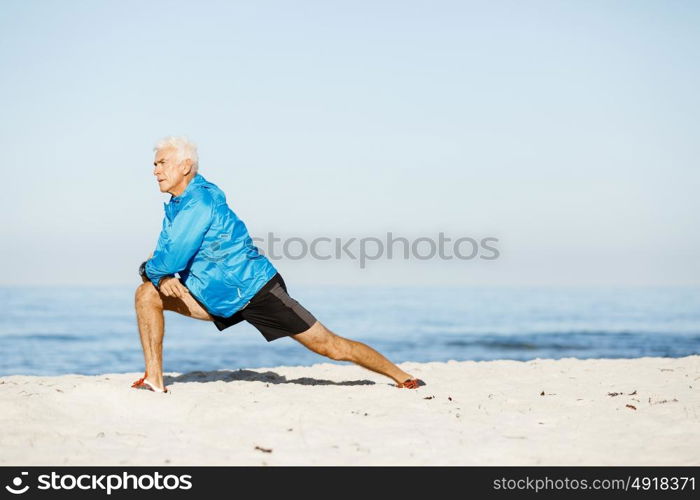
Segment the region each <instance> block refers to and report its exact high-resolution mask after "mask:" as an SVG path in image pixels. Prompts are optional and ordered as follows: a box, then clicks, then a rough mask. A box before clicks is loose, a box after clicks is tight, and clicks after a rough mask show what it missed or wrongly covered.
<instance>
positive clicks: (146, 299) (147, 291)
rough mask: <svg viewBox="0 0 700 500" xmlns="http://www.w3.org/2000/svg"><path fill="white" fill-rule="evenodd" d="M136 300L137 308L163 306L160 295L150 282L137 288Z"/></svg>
mask: <svg viewBox="0 0 700 500" xmlns="http://www.w3.org/2000/svg"><path fill="white" fill-rule="evenodd" d="M134 299H135V303H136V305H137V306H149V305H156V306H157V305H162V300H161V298H160V293H158V290H156V287H154V286H153V283H151V282H150V281H146V282H144V283H142V284H140V285H139V286H138V287H137V288H136V293H135V294H134Z"/></svg>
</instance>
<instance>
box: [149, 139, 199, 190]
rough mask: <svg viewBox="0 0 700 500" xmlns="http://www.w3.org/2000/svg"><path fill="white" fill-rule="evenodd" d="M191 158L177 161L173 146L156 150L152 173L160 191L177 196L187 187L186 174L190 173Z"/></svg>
mask: <svg viewBox="0 0 700 500" xmlns="http://www.w3.org/2000/svg"><path fill="white" fill-rule="evenodd" d="M191 163H192V161H191V160H183V161H181V162H180V163H177V151H176V149H175V148H164V149H159V150H158V151H156V157H155V160H154V161H153V167H154V168H153V175H155V177H156V181H157V182H158V187H159V188H160V192H161V193H170V194H172V195H173V196H179V195H180V194H182V192H183V191H184V190H185V187H187V182H188V175H187V174H189V173H191Z"/></svg>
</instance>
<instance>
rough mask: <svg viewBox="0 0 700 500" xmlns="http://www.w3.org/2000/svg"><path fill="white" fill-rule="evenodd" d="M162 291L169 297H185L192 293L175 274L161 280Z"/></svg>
mask: <svg viewBox="0 0 700 500" xmlns="http://www.w3.org/2000/svg"><path fill="white" fill-rule="evenodd" d="M158 288H160V291H161V292H162V293H163V295H166V296H168V297H184V296H185V295H186V294H188V293H190V291H189V290H188V289H187V287H186V286H185V285H183V284H182V283H180V280H179V279H177V278H176V277H175V276H166V277H165V278H162V279H161V280H160V286H159V287H158Z"/></svg>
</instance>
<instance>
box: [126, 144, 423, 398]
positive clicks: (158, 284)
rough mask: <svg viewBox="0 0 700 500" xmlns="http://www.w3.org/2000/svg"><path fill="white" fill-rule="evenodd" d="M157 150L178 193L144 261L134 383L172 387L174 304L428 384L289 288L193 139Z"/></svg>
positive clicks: (399, 379) (408, 383)
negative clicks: (166, 357)
mask: <svg viewBox="0 0 700 500" xmlns="http://www.w3.org/2000/svg"><path fill="white" fill-rule="evenodd" d="M154 151H155V153H156V154H155V161H154V162H153V165H154V167H155V168H154V170H153V174H154V175H155V177H156V179H157V181H158V187H159V188H160V191H161V192H162V193H170V194H171V197H170V200H169V202H168V203H165V218H164V219H163V228H162V231H161V233H160V238H159V239H158V244H157V245H156V249H155V251H154V253H153V254H152V255H151V257H150V258H149V259H148V260H147V261H145V262H144V263H143V264H141V267H140V269H139V274H140V275H141V277H142V280H143V283H142V284H141V285H140V286H139V287H138V288H137V290H136V296H135V305H136V315H137V321H138V328H139V333H140V335H141V346H142V347H143V353H144V359H145V362H146V372H145V374H144V376H143V377H142V378H140V379H139V380H137V381H136V382H134V383H133V385H132V387H135V388H145V389H149V390H151V391H154V392H168V390H167V388H166V387H165V384H164V382H163V332H164V317H163V311H164V310H166V309H167V310H169V311H175V312H177V313H180V314H184V315H185V316H189V317H192V318H196V319H200V320H207V321H213V322H214V324H215V325H216V327H217V328H218V329H219V330H223V329H224V328H228V327H229V326H231V325H234V324H236V323H239V322H241V321H243V320H246V321H248V322H249V323H251V324H252V325H253V326H255V327H256V328H257V329H258V330H259V331H260V332H261V333H262V335H263V336H264V337H265V339H266V340H267V341H268V342H271V341H273V340H275V339H279V338H282V337H291V338H293V339H294V340H296V341H297V342H299V343H300V344H302V345H304V346H305V347H307V348H308V349H311V350H312V351H314V352H316V353H318V354H321V355H323V356H327V357H328V358H330V359H334V360H342V361H352V362H354V363H356V364H358V365H360V366H363V367H364V368H367V369H369V370H372V371H374V372H377V373H381V374H382V375H386V376H387V377H389V378H391V379H393V380H394V381H395V382H396V386H397V387H407V388H410V389H415V388H417V387H418V386H420V385H423V384H424V382H423V381H421V380H418V379H416V378H415V377H413V376H412V375H411V374H409V373H406V372H404V371H403V370H401V369H400V368H399V367H398V366H396V365H395V364H394V363H392V362H391V361H389V360H388V359H386V358H385V357H384V356H382V355H381V354H380V353H379V352H377V351H375V350H374V349H372V348H371V347H369V346H368V345H366V344H363V343H361V342H356V341H354V340H350V339H347V338H344V337H340V336H338V335H336V334H334V333H333V332H331V331H330V330H328V329H327V328H326V327H325V326H324V325H323V324H322V323H321V322H320V321H318V320H317V319H316V318H315V317H314V316H313V315H312V314H311V313H310V312H309V311H308V310H306V309H305V308H304V307H303V306H302V305H301V304H299V302H297V301H296V300H294V299H293V298H291V297H290V296H289V295H288V294H287V286H286V285H285V282H284V280H283V279H282V276H280V274H279V272H277V270H276V269H275V267H274V266H273V265H272V263H271V262H270V261H269V260H268V259H267V257H265V256H264V255H262V254H260V253H259V252H258V249H257V247H255V245H253V242H252V239H251V238H250V236H249V234H248V230H247V228H246V226H245V224H244V223H243V221H242V220H241V219H239V218H238V217H237V216H236V214H235V213H234V212H233V211H232V210H231V209H230V208H229V207H228V205H227V203H226V197H225V195H224V193H223V192H222V191H221V190H220V189H219V188H218V187H217V186H216V185H215V184H212V183H211V182H209V181H207V180H206V179H205V178H204V177H203V176H202V175H201V174H199V173H198V172H197V168H198V157H197V149H196V146H195V145H194V144H193V143H191V142H189V141H188V140H187V139H186V138H184V137H168V138H165V139H163V140H161V141H160V142H158V143H157V144H156V146H155V148H154ZM176 273H177V274H178V275H179V278H178V277H177V276H175V274H176Z"/></svg>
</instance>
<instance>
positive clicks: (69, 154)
mask: <svg viewBox="0 0 700 500" xmlns="http://www.w3.org/2000/svg"><path fill="white" fill-rule="evenodd" d="M699 23H700V4H698V3H697V2H691V1H686V2H682V1H669V2H643V1H630V2H604V1H600V2H593V1H591V2H583V1H580V2H555V1H547V2H505V1H498V2H445V1H434V2H411V1H401V2H361V1H353V2H322V1H314V2H308V1H307V2H304V1H301V2H281V1H279V2H212V1H202V2H154V1H150V2H135V1H131V2H130V1H120V2H93V1H91V2H87V1H85V2H81V1H71V2H50V1H43V2H39V1H5V2H3V3H2V5H1V6H0V68H1V69H2V73H3V77H2V79H0V109H2V113H0V151H2V153H3V155H4V158H3V159H4V161H3V175H4V177H5V183H4V188H5V189H4V190H3V196H2V198H0V208H2V210H3V213H4V214H5V217H4V222H3V224H2V226H0V238H2V241H3V245H2V247H1V248H2V249H1V250H0V251H1V252H2V257H3V262H5V269H4V272H3V273H2V276H1V277H0V284H6V285H9V284H52V285H53V284H56V285H59V284H128V283H134V284H137V283H138V282H139V281H138V277H137V275H136V270H137V268H138V265H139V264H140V262H141V261H142V260H144V259H145V258H146V257H147V256H148V254H149V253H150V252H151V251H152V249H153V248H154V247H155V243H156V240H157V237H158V232H159V230H160V223H161V219H162V217H163V207H162V203H163V202H164V201H167V199H168V198H169V195H164V194H161V193H160V192H159V191H158V188H157V185H156V183H155V181H154V179H153V176H152V165H151V163H152V161H153V152H152V146H153V144H154V142H155V141H156V140H157V139H159V138H160V137H162V136H165V135H170V134H175V135H179V134H186V135H188V136H189V137H191V138H192V139H193V140H194V141H195V142H196V143H197V144H198V145H199V154H200V172H201V173H202V175H204V176H205V177H206V178H207V179H208V180H210V181H212V182H214V183H216V184H217V185H219V186H220V187H221V188H222V189H224V191H225V192H226V194H227V198H228V200H229V204H230V206H231V208H232V209H233V210H234V211H235V212H236V213H237V214H238V215H239V216H240V217H241V218H242V219H243V220H244V221H245V222H246V224H247V226H248V228H249V230H250V232H251V235H253V236H260V237H263V236H265V235H266V234H267V233H268V232H270V231H272V232H274V233H275V234H277V235H279V236H280V237H292V236H300V237H304V238H313V237H315V236H328V237H332V238H335V237H339V238H349V237H362V236H378V237H381V236H383V235H385V234H386V232H387V231H392V232H393V233H394V234H395V235H399V236H405V237H407V238H417V237H421V236H428V237H433V238H437V234H438V232H440V231H443V232H445V233H446V234H447V235H448V236H452V237H453V238H458V237H462V236H471V237H476V238H480V237H486V236H493V237H497V238H499V243H498V248H499V251H500V258H499V259H497V260H495V261H483V260H478V259H477V260H471V261H454V260H453V261H441V260H439V259H432V260H429V261H420V260H409V261H407V262H406V261H401V260H393V261H376V262H371V263H369V265H368V266H367V267H366V268H365V269H362V270H360V269H359V267H358V264H357V262H353V261H350V260H347V259H346V260H331V261H317V260H311V259H304V260H300V261H292V260H281V261H275V262H274V264H275V265H276V266H277V267H278V269H279V270H280V271H281V272H282V273H283V275H284V276H285V278H286V279H287V281H288V282H289V281H292V282H299V283H348V284H426V285H428V284H459V285H461V284H464V285H468V284H495V285H501V284H505V285H520V284H528V285H530V284H532V285H555V284H556V285H562V284H563V285H608V286H609V285H646V284H652V285H668V284H696V285H697V284H699V283H700V264H698V256H699V255H700V233H699V231H698V227H699V224H698V222H699V221H698V218H699V217H698V216H699V214H700V202H699V201H698V198H699V197H698V188H699V187H700V173H699V172H698V162H697V158H698V156H699V155H698V153H699V151H698V150H699V144H700V141H699V140H698V131H699V130H700V127H699V125H700V124H699V123H698V122H699V118H698V117H699V116H700V98H699V97H698V92H697V89H698V88H700V78H699V76H700V68H699V65H700V63H699V59H698V57H697V49H698V47H699V46H700V34H699V32H698V30H697V26H698V25H699Z"/></svg>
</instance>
